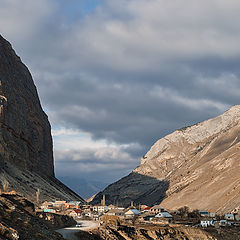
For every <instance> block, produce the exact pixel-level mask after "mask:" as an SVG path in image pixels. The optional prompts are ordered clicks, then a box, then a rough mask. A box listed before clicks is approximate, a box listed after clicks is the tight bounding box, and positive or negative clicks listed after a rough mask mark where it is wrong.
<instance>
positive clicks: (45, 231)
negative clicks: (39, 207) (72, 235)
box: [0, 193, 76, 240]
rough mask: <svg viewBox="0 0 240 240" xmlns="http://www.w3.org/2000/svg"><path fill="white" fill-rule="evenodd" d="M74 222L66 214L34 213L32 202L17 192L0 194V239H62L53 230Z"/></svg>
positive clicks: (62, 239)
mask: <svg viewBox="0 0 240 240" xmlns="http://www.w3.org/2000/svg"><path fill="white" fill-rule="evenodd" d="M74 224H76V222H75V221H74V220H73V219H72V218H71V217H68V216H64V215H57V214H51V213H36V212H35V206H34V204H33V203H32V202H30V201H28V200H27V199H25V198H23V197H22V196H20V195H18V194H13V193H12V194H10V193H7V194H0V239H2V240H7V239H8V240H9V239H10V240H17V239H21V240H40V239H41V240H64V238H63V237H62V236H61V235H60V234H59V233H57V232H55V231H54V230H55V229H57V228H63V227H67V226H72V225H74Z"/></svg>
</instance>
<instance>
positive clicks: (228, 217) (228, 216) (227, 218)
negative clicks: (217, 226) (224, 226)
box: [224, 213, 235, 221]
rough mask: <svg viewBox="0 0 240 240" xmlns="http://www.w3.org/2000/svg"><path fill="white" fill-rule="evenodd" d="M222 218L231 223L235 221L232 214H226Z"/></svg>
mask: <svg viewBox="0 0 240 240" xmlns="http://www.w3.org/2000/svg"><path fill="white" fill-rule="evenodd" d="M224 218H225V219H226V220H232V221H234V220H235V217H234V214H232V213H227V214H225V215H224Z"/></svg>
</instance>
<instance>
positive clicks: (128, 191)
mask: <svg viewBox="0 0 240 240" xmlns="http://www.w3.org/2000/svg"><path fill="white" fill-rule="evenodd" d="M168 187H169V183H168V182H167V181H161V180H158V179H156V178H153V177H149V176H146V175H143V174H139V173H135V172H132V173H130V174H129V175H128V176H126V177H124V178H122V179H121V180H119V181H117V182H116V183H113V184H111V185H109V186H108V187H107V188H106V189H105V190H104V192H100V193H98V194H97V195H96V196H95V198H94V200H93V201H92V202H91V203H92V204H96V203H100V202H101V200H102V197H103V194H105V197H106V204H107V205H108V204H115V205H119V206H124V207H127V206H129V205H130V204H131V201H133V202H134V204H147V205H150V206H152V205H154V204H159V203H161V202H162V200H163V199H164V198H165V197H166V191H167V190H168Z"/></svg>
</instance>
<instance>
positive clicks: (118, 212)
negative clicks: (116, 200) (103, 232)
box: [105, 209, 124, 216]
mask: <svg viewBox="0 0 240 240" xmlns="http://www.w3.org/2000/svg"><path fill="white" fill-rule="evenodd" d="M105 215H109V216H124V211H123V210H120V209H111V210H109V211H108V212H107V213H106V214H105Z"/></svg>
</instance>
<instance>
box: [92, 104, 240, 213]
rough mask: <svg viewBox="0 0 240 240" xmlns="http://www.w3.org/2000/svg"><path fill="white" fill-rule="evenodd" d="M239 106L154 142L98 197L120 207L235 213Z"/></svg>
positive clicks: (239, 200)
mask: <svg viewBox="0 0 240 240" xmlns="http://www.w3.org/2000/svg"><path fill="white" fill-rule="evenodd" d="M239 159H240V106H234V107H232V108H231V109H230V110H228V111H227V112H225V113H223V114H222V115H220V116H218V117H216V118H213V119H210V120H207V121H204V122H202V123H198V124H196V125H194V126H190V127H185V128H182V129H179V130H177V131H175V132H174V133H172V134H170V135H168V136H166V137H164V138H162V139H160V140H158V141H157V142H156V143H155V144H154V145H153V146H152V147H151V149H150V150H149V151H148V152H147V154H146V155H145V156H144V157H143V158H142V159H141V165H140V166H139V167H137V168H136V169H135V170H133V172H132V173H131V174H130V175H128V176H127V177H125V178H123V179H121V180H119V181H118V182H116V183H114V184H112V185H110V186H108V187H107V188H106V189H105V190H104V191H103V193H99V194H98V195H97V196H96V197H95V199H94V202H97V201H99V199H100V198H101V195H102V194H105V195H106V199H107V200H108V201H110V200H111V201H112V202H113V201H114V202H120V203H123V204H124V205H127V204H129V202H130V201H131V200H133V201H135V202H136V203H140V202H141V203H146V204H150V205H153V204H156V203H161V204H162V206H163V207H165V208H169V209H176V208H179V207H182V206H185V205H186V206H188V207H190V208H191V209H196V208H197V209H209V210H210V211H216V212H219V213H224V212H230V211H234V210H235V211H239V209H240V194H239V193H240V174H239V173H240V160H239Z"/></svg>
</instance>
